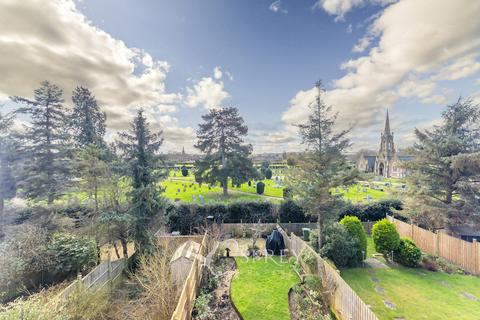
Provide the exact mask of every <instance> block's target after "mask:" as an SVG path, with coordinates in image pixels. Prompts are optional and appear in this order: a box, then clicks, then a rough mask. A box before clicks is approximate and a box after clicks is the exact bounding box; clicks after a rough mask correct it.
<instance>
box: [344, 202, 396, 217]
mask: <svg viewBox="0 0 480 320" xmlns="http://www.w3.org/2000/svg"><path fill="white" fill-rule="evenodd" d="M402 209H403V208H402V202H401V201H400V200H398V199H384V200H380V201H376V202H372V203H369V204H351V203H350V204H348V205H346V206H345V207H344V208H343V209H342V210H341V212H340V219H341V218H343V217H344V216H355V217H357V218H358V219H360V221H362V222H367V221H378V220H382V219H383V218H385V215H386V214H388V215H392V214H393V213H394V210H402ZM396 217H398V214H397V215H396Z"/></svg>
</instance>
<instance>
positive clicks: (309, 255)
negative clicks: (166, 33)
mask: <svg viewBox="0 0 480 320" xmlns="http://www.w3.org/2000/svg"><path fill="white" fill-rule="evenodd" d="M300 259H302V261H303V263H304V264H305V265H307V267H308V268H309V271H310V272H311V273H315V272H316V271H317V267H318V265H317V257H315V254H313V252H312V251H311V250H309V249H308V248H303V249H302V251H300Z"/></svg>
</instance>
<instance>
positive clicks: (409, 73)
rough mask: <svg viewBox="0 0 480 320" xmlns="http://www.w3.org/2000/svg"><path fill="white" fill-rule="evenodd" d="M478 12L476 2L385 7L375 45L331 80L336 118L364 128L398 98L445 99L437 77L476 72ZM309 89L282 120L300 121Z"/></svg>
mask: <svg viewBox="0 0 480 320" xmlns="http://www.w3.org/2000/svg"><path fill="white" fill-rule="evenodd" d="M479 15H480V2H476V1H469V0H450V1H441V2H438V1H435V0H429V1H426V0H425V1H416V0H404V1H400V2H397V3H394V4H392V5H390V6H388V7H387V8H385V9H384V11H383V12H381V14H379V15H378V18H376V20H374V21H373V24H372V26H371V28H370V31H368V33H367V34H371V35H374V36H376V40H377V41H376V43H378V44H377V45H376V46H375V47H373V48H372V49H371V50H370V52H369V53H368V54H366V55H363V56H361V57H359V58H357V59H352V60H349V61H347V62H345V63H344V64H343V65H342V68H343V69H344V70H345V71H346V74H345V76H343V77H342V78H340V79H337V80H335V81H334V82H333V88H332V89H331V90H329V91H328V92H327V94H326V97H325V99H326V101H327V102H328V103H329V104H331V105H333V106H334V107H335V110H336V111H340V121H341V122H343V123H344V124H352V123H357V124H358V126H361V127H363V128H365V127H368V126H369V125H372V124H374V123H376V122H377V123H378V122H379V121H381V119H382V116H381V112H379V110H384V109H385V108H386V107H389V106H392V105H393V104H394V103H395V102H396V101H397V100H398V99H399V98H400V97H404V96H416V97H419V98H421V99H422V100H423V101H424V102H425V103H432V102H437V103H438V102H441V101H444V100H443V98H442V97H441V96H442V95H443V94H442V93H443V91H442V92H441V93H439V92H437V89H436V87H437V86H436V83H437V82H438V81H439V80H441V79H459V78H460V77H465V76H467V75H468V76H471V75H472V74H474V73H476V72H477V68H478V67H477V65H478V61H477V60H478V58H479V55H480V36H479V35H480V19H478V16H479ZM407 19H408V21H409V22H408V23H405V21H406V20H407ZM445 70H447V71H445ZM472 70H473V71H472ZM412 81H414V82H412ZM417 86H418V87H417ZM311 91H312V90H307V91H300V92H299V94H297V96H296V97H295V98H294V99H292V101H291V107H290V109H289V110H287V111H286V112H285V113H284V114H283V120H284V121H285V122H286V123H291V122H292V121H299V120H300V119H302V116H303V117H304V118H303V119H305V114H308V113H307V112H305V111H304V108H305V106H306V103H305V101H302V100H306V101H307V102H308V101H309V100H310V99H311V95H310V96H308V95H307V93H308V92H311ZM302 98H303V99H302Z"/></svg>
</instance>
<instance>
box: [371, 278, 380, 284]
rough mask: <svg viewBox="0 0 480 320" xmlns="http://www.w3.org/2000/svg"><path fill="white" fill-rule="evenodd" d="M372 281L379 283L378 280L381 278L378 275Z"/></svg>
mask: <svg viewBox="0 0 480 320" xmlns="http://www.w3.org/2000/svg"><path fill="white" fill-rule="evenodd" d="M372 281H373V282H375V283H378V282H380V279H378V278H377V277H373V278H372Z"/></svg>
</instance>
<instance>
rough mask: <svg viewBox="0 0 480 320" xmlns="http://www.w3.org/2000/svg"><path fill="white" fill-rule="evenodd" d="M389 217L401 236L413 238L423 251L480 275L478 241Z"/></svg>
mask: <svg viewBox="0 0 480 320" xmlns="http://www.w3.org/2000/svg"><path fill="white" fill-rule="evenodd" d="M387 218H388V219H389V220H390V221H391V222H393V223H395V225H396V227H397V230H398V233H399V234H400V235H401V236H403V237H409V238H412V240H413V241H414V242H415V244H416V245H417V246H418V247H419V248H420V249H422V251H424V252H427V253H429V254H433V255H436V256H439V257H441V258H443V259H446V260H448V261H450V262H452V263H454V264H456V265H458V266H460V267H461V268H463V269H464V270H465V271H467V272H469V273H472V274H475V275H480V245H479V243H478V242H477V241H473V242H468V241H465V240H462V239H458V238H455V237H452V236H450V235H448V234H446V233H434V232H431V231H428V230H425V229H423V228H420V227H417V226H415V225H411V224H408V223H405V222H403V221H400V220H398V219H395V218H394V217H391V216H388V217H387Z"/></svg>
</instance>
